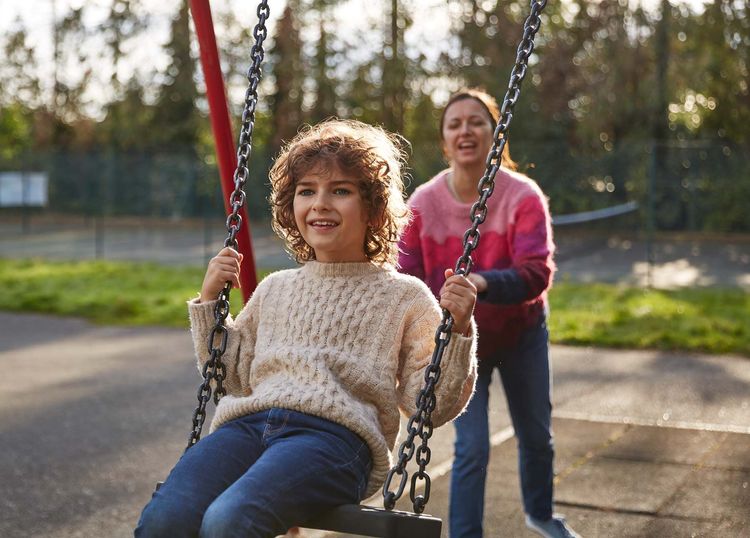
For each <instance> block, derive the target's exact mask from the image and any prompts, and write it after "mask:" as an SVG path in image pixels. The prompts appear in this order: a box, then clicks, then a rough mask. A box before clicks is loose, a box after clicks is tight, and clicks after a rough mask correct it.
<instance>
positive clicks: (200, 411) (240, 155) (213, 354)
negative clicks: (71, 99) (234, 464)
mask: <svg viewBox="0 0 750 538" xmlns="http://www.w3.org/2000/svg"><path fill="white" fill-rule="evenodd" d="M269 14H270V9H269V7H268V0H262V1H261V2H260V4H259V5H258V23H257V24H256V25H255V29H254V30H253V37H254V38H255V44H254V45H253V48H252V49H251V51H250V56H251V58H252V61H253V63H252V65H251V66H250V68H249V69H248V71H247V80H248V82H249V83H250V84H249V86H248V88H247V92H245V105H244V109H243V111H242V122H241V126H240V135H239V141H238V144H237V169H236V170H235V172H234V191H233V192H232V194H231V195H230V196H229V204H230V206H231V208H232V212H231V213H230V214H229V216H228V217H227V223H226V225H227V231H228V232H229V235H228V236H227V238H226V240H224V246H225V247H232V248H234V249H237V234H238V233H239V231H240V227H241V226H242V217H241V216H240V214H239V213H240V210H241V209H242V206H243V205H244V204H245V191H244V187H245V183H246V182H247V178H248V174H249V170H248V167H247V164H248V160H249V159H250V154H251V152H252V143H253V129H254V127H255V108H256V106H257V104H258V84H259V83H260V79H261V76H262V72H261V63H262V62H263V56H264V55H265V51H264V50H263V41H264V40H265V39H266V36H267V35H268V29H267V28H266V21H267V20H268V16H269ZM231 289H232V284H231V282H226V283H225V284H224V288H223V289H222V290H221V292H219V296H218V300H217V302H216V306H215V307H214V318H215V320H216V325H214V328H213V329H212V330H211V334H210V335H209V336H208V352H209V354H210V358H209V360H208V361H207V362H206V363H205V364H204V365H203V372H202V374H203V382H202V383H201V385H200V387H199V389H198V407H196V408H195V412H194V413H193V429H192V431H191V432H190V438H189V439H188V445H187V447H186V448H185V450H188V449H189V448H190V447H192V446H193V445H194V444H195V443H197V442H198V441H199V440H200V438H201V431H202V430H203V423H204V421H205V420H206V404H207V403H208V401H209V400H210V399H211V392H212V390H213V389H212V387H211V383H212V381H213V382H214V383H215V390H213V397H214V403H219V400H220V399H221V397H222V396H224V395H225V394H226V392H225V390H224V384H223V383H224V379H225V376H226V369H225V367H224V362H223V361H222V357H223V356H224V352H225V351H226V349H227V338H228V336H229V334H228V332H227V328H226V326H225V325H224V323H225V322H226V319H227V316H228V315H229V292H230V291H231ZM217 342H218V346H217V345H216V344H217Z"/></svg>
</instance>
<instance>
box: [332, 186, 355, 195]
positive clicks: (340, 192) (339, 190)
mask: <svg viewBox="0 0 750 538" xmlns="http://www.w3.org/2000/svg"><path fill="white" fill-rule="evenodd" d="M351 193H352V191H350V190H349V189H345V188H343V187H339V188H337V189H336V190H334V191H333V194H338V195H339V196H346V195H347V194H351Z"/></svg>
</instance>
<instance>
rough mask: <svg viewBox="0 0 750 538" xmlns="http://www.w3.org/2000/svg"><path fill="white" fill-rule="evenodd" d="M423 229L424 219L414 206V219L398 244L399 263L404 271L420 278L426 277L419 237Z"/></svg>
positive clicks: (400, 268)
mask: <svg viewBox="0 0 750 538" xmlns="http://www.w3.org/2000/svg"><path fill="white" fill-rule="evenodd" d="M421 229H422V219H421V217H420V216H419V213H418V212H417V211H416V210H415V209H414V208H412V220H411V221H410V222H409V225H408V226H407V227H406V230H405V231H404V233H403V234H402V235H401V240H400V241H399V244H398V247H399V248H398V250H399V256H398V265H399V270H400V271H401V272H402V273H406V274H408V275H413V276H415V277H417V278H418V279H420V280H424V279H425V268H424V264H423V263H422V243H421V241H420V239H419V236H420V230H421Z"/></svg>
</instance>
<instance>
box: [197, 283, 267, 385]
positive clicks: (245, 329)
mask: <svg viewBox="0 0 750 538" xmlns="http://www.w3.org/2000/svg"><path fill="white" fill-rule="evenodd" d="M197 301H198V299H193V300H191V301H188V313H189V314H190V332H191V334H192V337H193V346H194V347H195V355H196V357H197V359H198V370H199V371H200V372H201V373H202V372H203V367H204V365H205V364H206V363H207V362H208V361H209V360H210V358H211V351H210V348H211V347H217V346H221V336H220V335H217V336H216V337H215V341H214V342H212V343H209V341H208V339H209V336H210V335H211V331H212V330H213V328H214V326H215V325H216V318H215V315H214V308H215V307H216V304H217V301H215V300H214V301H206V302H200V303H199V302H197ZM259 310H260V294H259V293H258V290H256V292H255V293H254V294H253V295H252V297H250V300H249V301H248V302H247V304H246V305H245V306H244V308H243V309H242V311H241V312H240V313H239V314H238V315H237V319H233V318H232V315H231V314H230V315H228V316H227V319H226V320H225V327H226V328H227V346H226V350H225V351H224V354H223V355H222V362H223V363H224V367H225V369H226V377H225V380H224V389H225V390H226V391H227V394H233V395H239V394H246V393H247V388H246V387H247V381H248V379H249V372H250V364H251V363H252V360H253V357H254V355H255V336H256V333H257V329H258V317H259V315H258V314H259Z"/></svg>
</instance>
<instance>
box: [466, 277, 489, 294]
mask: <svg viewBox="0 0 750 538" xmlns="http://www.w3.org/2000/svg"><path fill="white" fill-rule="evenodd" d="M466 278H468V279H469V281H470V282H471V283H472V284H474V285H475V286H476V287H477V293H484V292H485V291H487V279H486V278H484V277H483V276H482V275H480V274H478V273H469V276H467V277H466Z"/></svg>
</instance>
